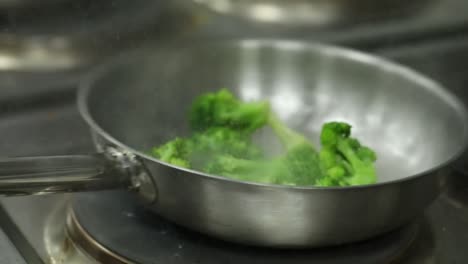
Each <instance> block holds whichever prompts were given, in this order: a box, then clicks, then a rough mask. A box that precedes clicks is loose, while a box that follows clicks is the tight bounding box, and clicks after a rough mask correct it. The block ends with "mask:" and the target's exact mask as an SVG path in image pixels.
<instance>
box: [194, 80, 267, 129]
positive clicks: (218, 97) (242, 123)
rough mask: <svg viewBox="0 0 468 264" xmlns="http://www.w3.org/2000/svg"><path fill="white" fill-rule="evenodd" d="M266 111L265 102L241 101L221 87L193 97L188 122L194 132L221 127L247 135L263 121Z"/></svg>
mask: <svg viewBox="0 0 468 264" xmlns="http://www.w3.org/2000/svg"><path fill="white" fill-rule="evenodd" d="M269 113H270V107H269V104H268V102H264V101H261V102H242V101H240V100H239V99H237V98H236V97H235V96H234V95H233V94H232V93H231V92H230V91H228V90H227V89H221V90H219V91H218V92H215V93H205V94H203V95H201V96H198V97H197V98H196V99H195V100H194V102H193V104H192V107H191V109H190V113H189V122H190V127H191V128H192V129H193V130H194V131H203V130H206V129H207V128H210V127H223V128H231V129H234V130H236V131H240V132H245V133H247V134H251V133H252V132H254V131H255V130H256V129H258V128H260V127H262V126H264V125H265V124H266V122H267V120H268V116H269Z"/></svg>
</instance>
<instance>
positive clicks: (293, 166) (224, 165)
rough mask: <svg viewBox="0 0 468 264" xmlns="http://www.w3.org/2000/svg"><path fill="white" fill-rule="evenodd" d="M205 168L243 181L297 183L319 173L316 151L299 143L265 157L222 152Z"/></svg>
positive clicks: (308, 182) (304, 183)
mask: <svg viewBox="0 0 468 264" xmlns="http://www.w3.org/2000/svg"><path fill="white" fill-rule="evenodd" d="M302 151H305V152H302ZM311 154H312V156H310V155H311ZM204 171H206V172H208V173H211V174H217V175H222V176H225V177H229V178H233V179H237V180H242V181H252V182H260V183H269V184H281V185H297V186H308V185H309V186H310V185H314V183H315V180H316V177H317V176H320V175H321V171H320V167H319V162H318V155H316V153H313V152H310V149H309V148H307V149H304V148H300V147H298V148H294V149H293V150H291V151H288V152H287V153H286V154H285V155H281V156H279V157H275V158H272V159H268V160H266V159H259V160H248V159H242V158H235V157H233V156H229V155H221V156H218V157H216V158H215V159H214V160H213V161H212V162H210V163H208V164H207V166H206V167H205V168H204Z"/></svg>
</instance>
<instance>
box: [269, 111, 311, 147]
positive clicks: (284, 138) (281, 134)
mask: <svg viewBox="0 0 468 264" xmlns="http://www.w3.org/2000/svg"><path fill="white" fill-rule="evenodd" d="M268 124H269V125H270V127H271V128H272V129H273V132H275V134H276V136H277V137H278V138H279V139H280V141H281V142H282V143H283V145H284V146H285V147H286V149H287V150H289V149H291V148H293V147H295V146H297V145H300V144H308V145H310V146H311V147H313V145H312V143H311V142H310V141H309V140H308V139H307V138H306V137H304V136H303V135H301V134H299V133H297V132H296V131H294V130H292V129H291V128H289V127H288V126H287V125H286V124H284V122H283V121H281V120H280V119H279V118H278V116H277V115H276V114H275V113H273V112H271V113H270V115H269V118H268Z"/></svg>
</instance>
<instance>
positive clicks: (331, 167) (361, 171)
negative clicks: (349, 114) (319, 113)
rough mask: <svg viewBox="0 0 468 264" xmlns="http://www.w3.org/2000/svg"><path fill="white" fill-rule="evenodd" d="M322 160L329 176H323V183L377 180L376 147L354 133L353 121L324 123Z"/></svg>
mask: <svg viewBox="0 0 468 264" xmlns="http://www.w3.org/2000/svg"><path fill="white" fill-rule="evenodd" d="M320 141H321V145H322V149H321V151H320V162H321V164H322V166H323V167H324V168H325V170H326V177H324V178H322V179H320V180H319V182H318V184H319V185H321V186H330V185H340V186H347V185H362V184H371V183H375V182H376V181H377V176H376V171H375V167H374V162H375V161H376V160H377V156H376V154H375V152H374V151H372V150H371V149H370V148H368V147H366V146H362V145H361V144H360V142H359V141H358V140H357V139H355V138H352V137H351V125H349V124H347V123H344V122H329V123H325V124H324V125H323V127H322V132H321V135H320Z"/></svg>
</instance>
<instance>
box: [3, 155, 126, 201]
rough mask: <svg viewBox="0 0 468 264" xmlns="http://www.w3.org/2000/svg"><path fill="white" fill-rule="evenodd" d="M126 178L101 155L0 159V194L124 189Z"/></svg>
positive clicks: (13, 194)
mask: <svg viewBox="0 0 468 264" xmlns="http://www.w3.org/2000/svg"><path fill="white" fill-rule="evenodd" d="M128 186H130V177H128V176H127V175H124V173H122V172H121V171H119V170H117V169H116V168H115V166H113V165H112V164H111V163H110V162H109V161H108V160H107V158H106V157H105V155H103V154H95V155H74V156H43V157H20V158H9V159H4V160H0V195H6V196H16V195H37V194H49V193H63V192H79V191H91V190H105V189H116V188H125V187H128Z"/></svg>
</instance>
